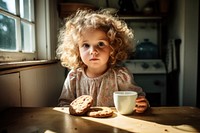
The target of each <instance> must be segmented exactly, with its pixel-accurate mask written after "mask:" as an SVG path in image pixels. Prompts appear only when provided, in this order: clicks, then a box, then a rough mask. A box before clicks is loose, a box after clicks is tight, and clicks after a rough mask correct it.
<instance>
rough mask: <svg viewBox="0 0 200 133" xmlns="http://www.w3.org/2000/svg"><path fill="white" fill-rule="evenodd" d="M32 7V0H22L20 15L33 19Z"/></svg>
mask: <svg viewBox="0 0 200 133" xmlns="http://www.w3.org/2000/svg"><path fill="white" fill-rule="evenodd" d="M31 8H32V7H31V0H20V16H21V17H22V18H24V19H27V20H29V21H32V19H31V17H32V16H31V13H32V12H31V11H32V10H31Z"/></svg>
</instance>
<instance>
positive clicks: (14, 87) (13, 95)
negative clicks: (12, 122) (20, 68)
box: [0, 73, 21, 110]
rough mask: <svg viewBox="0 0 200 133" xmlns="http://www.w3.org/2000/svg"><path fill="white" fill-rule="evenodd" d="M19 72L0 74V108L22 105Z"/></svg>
mask: <svg viewBox="0 0 200 133" xmlns="http://www.w3.org/2000/svg"><path fill="white" fill-rule="evenodd" d="M19 83H20V81H19V73H12V74H6V75H0V110H2V109H4V108H6V107H13V106H21V105H20V84H19Z"/></svg>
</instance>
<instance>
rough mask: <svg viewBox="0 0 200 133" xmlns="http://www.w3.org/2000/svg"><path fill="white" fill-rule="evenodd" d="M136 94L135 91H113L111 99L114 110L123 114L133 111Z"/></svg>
mask: <svg viewBox="0 0 200 133" xmlns="http://www.w3.org/2000/svg"><path fill="white" fill-rule="evenodd" d="M137 96H138V94H137V92H135V91H115V92H114V93H113V99H114V105H115V108H116V110H117V111H118V112H119V113H120V114H124V115H128V114H131V113H133V111H134V108H135V106H136V98H137Z"/></svg>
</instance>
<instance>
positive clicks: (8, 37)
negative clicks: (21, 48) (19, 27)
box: [0, 14, 16, 50]
mask: <svg viewBox="0 0 200 133" xmlns="http://www.w3.org/2000/svg"><path fill="white" fill-rule="evenodd" d="M15 23H16V20H15V19H13V18H11V17H8V16H4V15H3V14H0V49H3V50H16V31H15Z"/></svg>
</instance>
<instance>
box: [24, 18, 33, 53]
mask: <svg viewBox="0 0 200 133" xmlns="http://www.w3.org/2000/svg"><path fill="white" fill-rule="evenodd" d="M21 31H22V51H23V52H34V40H33V27H32V26H31V25H30V24H28V23H25V22H21Z"/></svg>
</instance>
